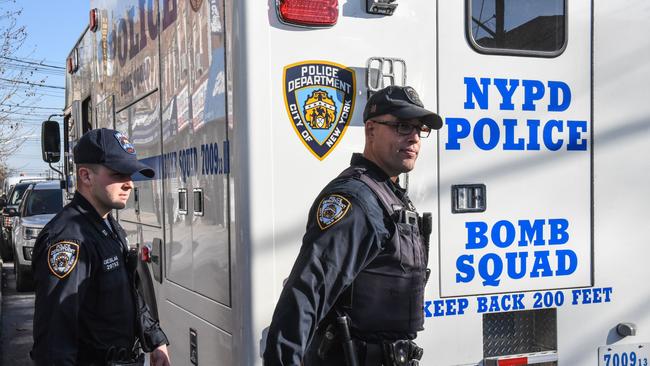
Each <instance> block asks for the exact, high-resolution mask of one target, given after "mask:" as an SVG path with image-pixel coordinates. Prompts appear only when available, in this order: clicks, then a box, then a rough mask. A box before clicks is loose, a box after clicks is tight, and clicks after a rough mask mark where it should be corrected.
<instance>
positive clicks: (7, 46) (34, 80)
mask: <svg viewBox="0 0 650 366" xmlns="http://www.w3.org/2000/svg"><path fill="white" fill-rule="evenodd" d="M21 13H22V8H20V7H17V6H16V0H0V174H3V175H6V174H7V173H8V167H7V161H8V159H9V158H10V157H11V155H12V154H13V153H14V152H16V150H18V149H19V148H20V147H21V145H22V144H23V143H24V142H25V140H26V138H27V136H29V135H32V134H33V133H34V132H35V131H34V128H33V127H29V126H28V125H26V124H25V123H24V121H25V120H26V119H27V117H28V116H30V115H32V114H33V112H34V109H35V108H37V106H36V104H37V103H38V102H39V101H40V97H39V95H38V93H37V92H36V90H37V88H38V87H40V86H42V85H44V83H45V78H42V79H40V80H38V77H37V74H36V70H38V68H37V66H36V65H38V64H35V65H30V64H32V63H26V62H25V61H24V57H25V56H20V55H19V53H18V52H19V51H20V50H21V47H23V45H24V43H25V40H26V39H27V30H26V28H25V26H24V25H20V24H19V23H18V20H19V18H20V15H21Z"/></svg>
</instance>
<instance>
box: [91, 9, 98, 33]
mask: <svg viewBox="0 0 650 366" xmlns="http://www.w3.org/2000/svg"><path fill="white" fill-rule="evenodd" d="M98 25H99V22H98V21H97V8H95V9H90V26H89V28H90V31H91V32H96V31H97V28H98Z"/></svg>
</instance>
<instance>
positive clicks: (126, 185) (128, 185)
mask: <svg viewBox="0 0 650 366" xmlns="http://www.w3.org/2000/svg"><path fill="white" fill-rule="evenodd" d="M122 189H123V190H125V191H129V190H131V189H133V181H132V180H130V179H129V180H127V181H126V182H124V184H122Z"/></svg>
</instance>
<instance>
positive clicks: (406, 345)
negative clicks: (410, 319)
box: [355, 340, 424, 366]
mask: <svg viewBox="0 0 650 366" xmlns="http://www.w3.org/2000/svg"><path fill="white" fill-rule="evenodd" d="M355 346H356V348H357V350H358V351H359V356H360V359H361V360H363V365H364V366H379V365H381V366H418V365H419V364H420V359H422V354H423V353H424V351H423V349H422V348H421V347H419V346H418V345H417V344H415V342H413V341H411V340H397V341H384V342H381V343H368V342H363V341H359V340H355Z"/></svg>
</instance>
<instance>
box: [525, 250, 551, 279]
mask: <svg viewBox="0 0 650 366" xmlns="http://www.w3.org/2000/svg"><path fill="white" fill-rule="evenodd" d="M549 254H550V252H549V251H548V250H540V251H537V252H535V262H534V263H533V269H532V270H531V272H530V277H539V276H540V275H541V276H542V277H550V276H552V275H553V272H552V271H551V265H550V264H549V262H548V256H549Z"/></svg>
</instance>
